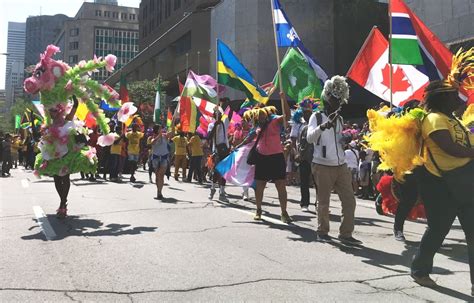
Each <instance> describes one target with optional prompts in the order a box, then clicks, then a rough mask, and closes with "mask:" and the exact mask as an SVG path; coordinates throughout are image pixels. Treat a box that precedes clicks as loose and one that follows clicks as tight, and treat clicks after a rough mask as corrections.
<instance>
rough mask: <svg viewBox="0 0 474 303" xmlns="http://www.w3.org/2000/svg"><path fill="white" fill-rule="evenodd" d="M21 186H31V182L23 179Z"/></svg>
mask: <svg viewBox="0 0 474 303" xmlns="http://www.w3.org/2000/svg"><path fill="white" fill-rule="evenodd" d="M21 187H23V188H28V187H30V184H29V183H28V180H27V179H21Z"/></svg>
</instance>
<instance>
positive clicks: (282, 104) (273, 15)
mask: <svg viewBox="0 0 474 303" xmlns="http://www.w3.org/2000/svg"><path fill="white" fill-rule="evenodd" d="M270 3H271V7H272V24H273V37H274V38H275V52H276V58H277V65H278V79H279V81H278V84H279V87H280V101H281V111H282V114H283V123H284V126H285V128H286V127H287V124H288V121H287V117H286V114H285V104H284V102H286V100H284V99H286V98H284V97H283V96H282V94H283V93H284V92H283V81H282V80H283V78H282V76H281V66H280V65H281V64H280V53H279V51H278V40H277V34H276V24H275V5H274V3H273V0H270Z"/></svg>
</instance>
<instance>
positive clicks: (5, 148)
mask: <svg viewBox="0 0 474 303" xmlns="http://www.w3.org/2000/svg"><path fill="white" fill-rule="evenodd" d="M11 149H12V137H11V135H10V134H5V138H4V139H3V141H2V142H1V152H2V161H3V162H2V177H8V176H10V169H11V166H12V151H11Z"/></svg>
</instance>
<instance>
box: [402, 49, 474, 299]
mask: <svg viewBox="0 0 474 303" xmlns="http://www.w3.org/2000/svg"><path fill="white" fill-rule="evenodd" d="M472 77H474V48H471V49H470V50H469V51H467V52H465V53H461V52H458V53H457V54H456V55H455V56H454V57H453V61H452V67H451V73H450V74H449V75H448V77H447V79H446V80H438V81H433V82H431V83H430V84H429V85H428V86H427V87H426V89H425V100H424V101H425V107H426V109H427V111H428V114H427V116H426V117H425V118H424V119H423V122H422V125H421V135H422V140H423V143H422V147H423V160H424V166H423V167H422V168H421V169H420V170H419V174H418V184H419V189H420V194H421V198H422V200H423V202H424V203H425V209H426V215H427V219H428V228H427V229H426V231H425V233H424V235H423V238H422V239H421V243H420V246H419V249H418V252H417V253H416V255H415V258H414V260H413V263H412V266H411V272H412V277H413V279H414V280H415V282H417V283H418V284H420V285H422V286H428V287H432V286H435V285H436V283H435V281H433V280H432V279H431V278H430V277H429V274H430V273H431V271H432V268H433V258H434V255H435V254H436V252H437V251H438V249H439V248H440V247H441V244H442V243H443V240H444V238H445V237H446V235H447V234H448V232H449V230H450V229H451V226H452V224H453V221H454V219H455V218H456V217H458V218H459V222H460V223H461V227H462V229H463V231H464V234H465V236H466V243H467V246H468V260H469V267H470V272H471V284H472V288H471V293H472V294H473V295H474V148H473V142H471V140H470V136H471V135H470V133H469V129H468V128H467V127H466V126H465V125H463V124H462V123H461V121H460V120H458V118H457V117H456V116H455V115H454V114H453V112H454V111H455V110H456V109H457V108H458V107H459V106H460V105H461V102H460V99H459V97H458V93H459V92H458V90H459V88H460V86H461V85H463V84H464V85H463V87H464V89H474V83H473V82H472Z"/></svg>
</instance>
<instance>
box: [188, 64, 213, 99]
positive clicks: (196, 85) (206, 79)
mask: <svg viewBox="0 0 474 303" xmlns="http://www.w3.org/2000/svg"><path fill="white" fill-rule="evenodd" d="M216 88H217V81H216V80H215V79H214V78H212V77H211V76H209V75H197V74H195V73H194V72H193V71H192V70H190V71H189V73H188V78H187V79H186V83H185V84H184V89H183V92H182V95H183V96H186V97H198V98H202V99H206V100H209V101H212V102H214V103H217V91H216Z"/></svg>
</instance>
